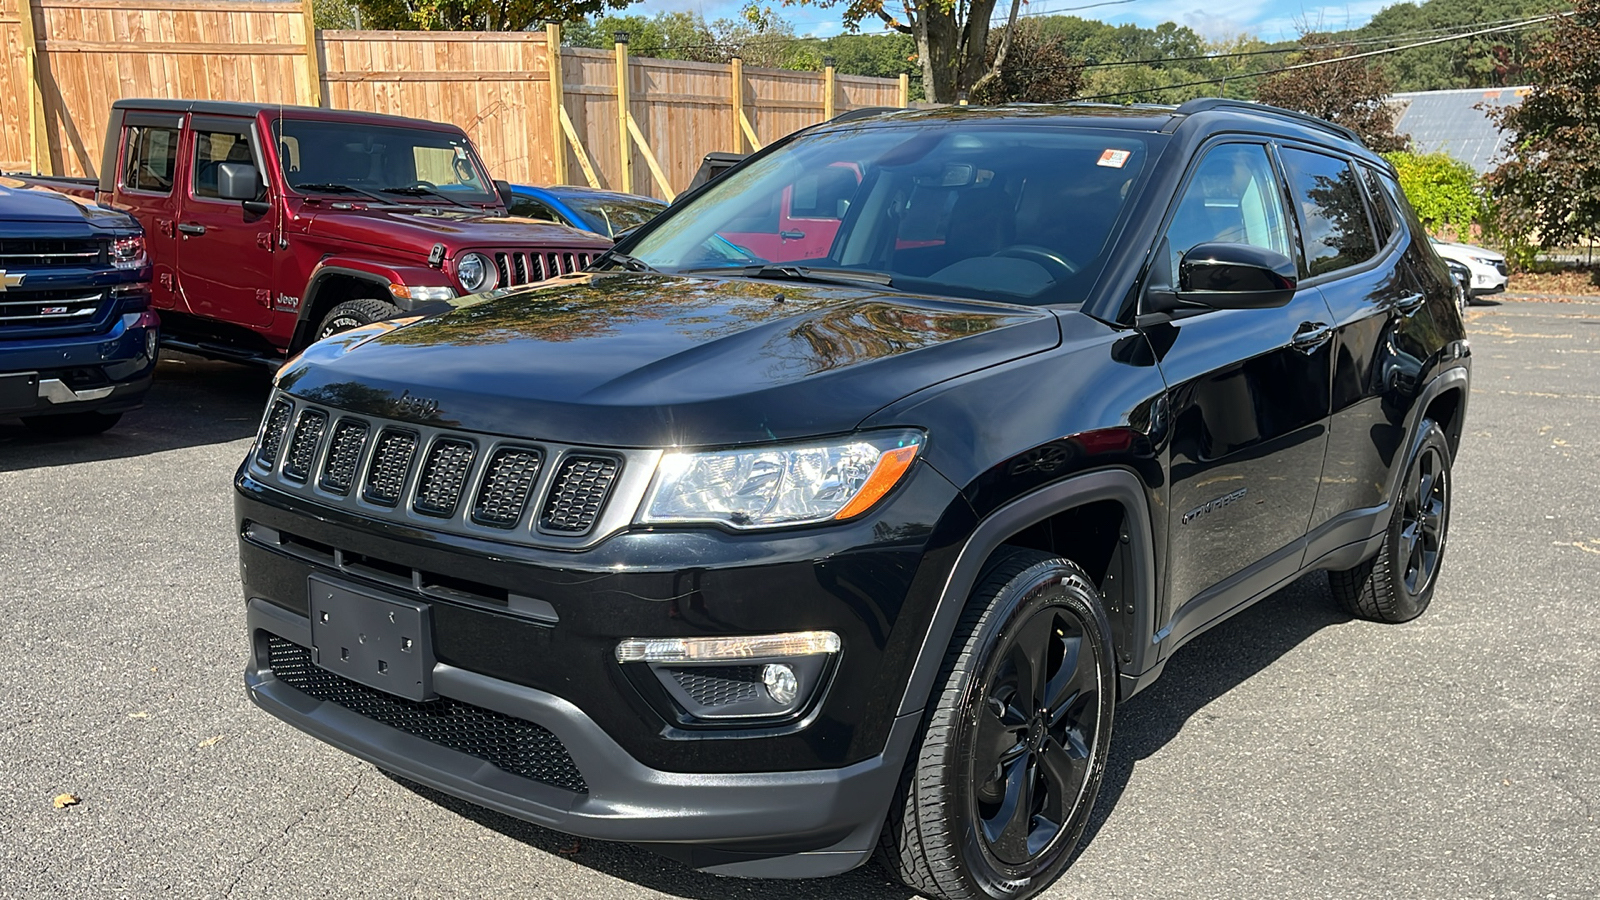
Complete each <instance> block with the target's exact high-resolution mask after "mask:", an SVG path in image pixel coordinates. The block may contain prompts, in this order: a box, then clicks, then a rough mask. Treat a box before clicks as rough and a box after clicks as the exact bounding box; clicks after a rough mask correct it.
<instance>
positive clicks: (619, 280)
mask: <svg viewBox="0 0 1600 900" xmlns="http://www.w3.org/2000/svg"><path fill="white" fill-rule="evenodd" d="M1059 342H1060V328H1059V326H1058V324H1057V321H1056V318H1055V316H1054V315H1052V314H1050V313H1049V312H1047V311H1044V310H1037V309H1029V308H1025V307H1015V306H1008V305H1003V304H992V303H976V302H966V301H960V300H945V299H937V298H927V297H907V296H905V295H897V294H892V293H888V292H880V291H879V290H877V289H864V288H856V287H832V286H818V285H810V284H796V283H789V282H766V281H759V282H758V281H751V280H744V279H726V280H722V279H710V278H686V277H678V276H668V275H654V274H635V273H602V274H593V275H578V276H571V277H568V278H564V279H561V280H560V281H558V282H557V283H556V284H555V285H554V286H550V287H543V288H522V289H515V290H509V291H494V292H490V293H488V294H483V295H479V296H476V297H469V298H465V299H464V300H463V301H458V307H457V308H456V309H454V310H452V311H451V312H447V313H444V314H441V315H437V316H433V317H431V318H427V319H422V320H420V321H415V322H412V323H410V324H403V325H400V326H398V327H396V326H395V325H393V324H383V323H380V324H379V325H376V326H369V327H368V328H365V329H359V330H357V331H352V332H347V333H346V334H343V335H338V336H335V337H333V338H330V339H328V340H326V341H323V342H321V343H319V344H316V345H314V346H313V347H311V348H310V349H308V350H307V351H306V352H305V353H304V354H303V355H302V356H301V357H300V358H298V359H297V360H296V361H294V362H292V363H290V364H289V365H288V366H286V367H285V368H284V370H283V372H282V373H281V374H280V376H279V386H280V387H281V388H283V389H284V390H287V391H288V392H290V393H292V394H295V395H297V396H300V397H302V398H305V399H307V400H310V401H312V402H316V403H325V404H328V405H330V406H334V407H337V408H341V409H348V410H352V411H355V412H361V413H366V414H369V415H375V416H381V417H386V418H396V419H402V420H404V419H407V418H408V417H409V418H412V419H413V420H414V421H418V422H422V423H425V424H433V425H446V426H452V427H459V428H465V429H468V430H473V431H483V432H490V433H496V434H506V435H516V436H521V437H527V438H532V439H544V440H553V441H563V442H570V443H586V444H595V445H600V446H610V447H671V446H693V445H700V446H705V445H715V444H737V443H748V442H758V441H769V440H780V439H788V438H802V437H810V436H814V435H820V434H829V433H838V432H846V431H849V430H851V429H853V428H854V427H855V426H856V425H857V424H858V423H859V422H861V420H862V419H864V418H865V417H867V416H868V415H870V414H872V413H873V412H875V411H876V410H878V409H881V408H882V407H884V406H885V405H887V404H889V403H892V402H894V401H895V400H898V399H900V398H902V397H905V396H907V395H909V394H911V393H913V392H915V391H917V390H920V389H922V388H926V387H928V386H930V385H933V384H936V383H938V382H940V381H944V380H946V379H950V378H955V377H959V376H961V375H964V374H966V373H968V372H973V371H977V370H979V369H983V368H986V367H989V366H994V365H997V364H1000V363H1003V362H1006V361H1008V360H1011V359H1016V358H1018V357H1021V356H1026V355H1029V354H1032V353H1038V352H1041V351H1043V350H1047V349H1049V348H1051V347H1054V346H1056V345H1057V344H1058V343H1059ZM996 402H999V403H1004V402H1009V398H997V399H996ZM417 416H423V418H416V417H417Z"/></svg>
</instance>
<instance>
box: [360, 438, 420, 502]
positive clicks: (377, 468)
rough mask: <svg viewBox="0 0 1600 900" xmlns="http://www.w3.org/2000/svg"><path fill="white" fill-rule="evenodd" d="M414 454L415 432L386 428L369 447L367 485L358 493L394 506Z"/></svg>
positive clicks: (415, 447)
mask: <svg viewBox="0 0 1600 900" xmlns="http://www.w3.org/2000/svg"><path fill="white" fill-rule="evenodd" d="M416 455H417V435H416V434H415V433H414V432H410V431H397V430H395V429H392V428H385V429H384V430H383V432H382V433H381V434H379V435H378V441H377V446H376V448H375V449H374V450H373V451H372V465H371V466H369V467H368V468H367V486H366V487H365V488H363V489H362V491H361V496H363V497H365V498H366V499H367V500H369V501H370V502H372V503H376V504H378V505H379V506H394V505H395V504H397V503H399V502H400V495H401V494H402V493H403V492H404V491H405V487H406V476H407V475H408V474H409V473H410V472H411V458H412V457H414V456H416Z"/></svg>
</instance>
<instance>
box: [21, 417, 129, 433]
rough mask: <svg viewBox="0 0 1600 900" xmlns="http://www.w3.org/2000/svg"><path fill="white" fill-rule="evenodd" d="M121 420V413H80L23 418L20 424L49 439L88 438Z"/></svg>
mask: <svg viewBox="0 0 1600 900" xmlns="http://www.w3.org/2000/svg"><path fill="white" fill-rule="evenodd" d="M121 420H122V413H99V412H80V413H66V414H65V415H58V416H25V417H23V419H22V424H23V425H26V426H27V427H28V428H29V429H31V430H33V431H36V432H38V433H39V434H45V435H49V436H51V437H88V436H89V435H93V434H101V433H103V432H105V431H107V430H108V429H110V428H111V426H113V425H115V424H117V423H118V422H119V421H121Z"/></svg>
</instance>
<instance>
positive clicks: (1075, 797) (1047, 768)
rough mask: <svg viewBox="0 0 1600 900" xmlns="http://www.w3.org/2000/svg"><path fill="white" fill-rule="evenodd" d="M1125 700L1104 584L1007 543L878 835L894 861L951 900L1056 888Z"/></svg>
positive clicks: (1016, 896) (926, 889)
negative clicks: (1120, 700)
mask: <svg viewBox="0 0 1600 900" xmlns="http://www.w3.org/2000/svg"><path fill="white" fill-rule="evenodd" d="M1028 647H1032V648H1034V649H1033V651H1032V652H1031V653H1030V652H1025V650H1026V648H1028ZM1038 662H1043V663H1044V664H1045V665H1044V666H1043V675H1042V677H1041V678H1038V679H1035V678H1032V677H1030V676H1029V673H1030V672H1034V671H1037V670H1039V669H1040V666H1038V665H1036V663H1038ZM1069 664H1071V665H1072V668H1070V669H1069V668H1068V665H1069ZM1052 666H1054V667H1055V668H1054V669H1052V668H1051V667H1052ZM1030 685H1031V686H1030ZM1041 695H1042V697H1043V700H1042V702H1041V701H1040V700H1039V699H1038V698H1039V697H1040V696H1041ZM1115 705H1116V669H1115V664H1114V662H1113V658H1112V644H1111V627H1110V625H1109V624H1108V623H1107V621H1106V616H1105V613H1104V611H1103V610H1102V609H1101V608H1100V602H1099V591H1098V590H1097V589H1096V588H1095V586H1094V584H1093V583H1092V582H1091V581H1090V580H1089V578H1088V576H1087V575H1085V574H1084V572H1083V570H1082V569H1080V568H1078V567H1077V566H1076V565H1074V564H1073V563H1071V562H1068V561H1067V560H1064V559H1061V558H1059V557H1055V556H1051V555H1050V554H1048V553H1042V552H1039V551H1036V550H1023V549H1019V548H1012V547H1002V548H1001V549H1000V551H998V552H997V553H996V558H995V559H994V560H992V561H991V562H990V564H989V567H988V569H987V571H986V573H985V574H984V576H983V577H981V578H980V579H979V583H978V586H977V587H976V588H975V589H974V590H973V593H972V596H971V598H970V599H969V600H968V604H967V611H966V614H965V615H964V616H963V617H962V619H961V622H960V624H959V625H958V626H957V628H956V633H955V636H954V638H953V639H952V641H951V646H950V650H949V652H948V653H947V654H946V656H945V660H944V665H943V667H942V669H941V672H940V676H939V681H938V682H937V683H936V685H935V692H934V693H933V695H932V696H931V698H930V708H929V710H928V713H927V718H926V725H925V730H924V732H923V736H922V739H921V742H920V744H919V745H918V746H917V747H916V748H915V749H914V751H913V752H912V754H911V756H910V758H909V759H908V760H907V762H906V770H905V772H904V774H903V775H902V776H901V781H900V788H899V790H898V792H897V793H896V795H895V799H894V802H893V803H892V804H891V805H890V812H889V818H888V822H887V823H886V824H885V826H884V830H883V835H882V837H881V839H880V841H879V848H878V850H879V857H880V859H881V860H882V862H883V864H884V866H885V867H886V868H887V869H888V870H889V871H890V872H892V873H894V874H895V875H896V876H898V877H899V879H900V880H901V881H903V882H904V883H905V884H906V885H907V886H908V887H910V888H912V889H913V890H916V891H918V892H920V893H922V894H925V895H927V896H930V897H938V898H943V900H969V898H980V897H985V898H1005V900H1021V898H1026V897H1032V896H1034V895H1035V894H1037V893H1039V892H1040V891H1042V890H1044V889H1045V888H1047V887H1049V886H1050V884H1051V883H1052V882H1054V881H1055V880H1056V878H1057V877H1059V876H1060V875H1061V873H1062V872H1063V871H1064V870H1065V869H1066V868H1067V864H1068V863H1069V862H1070V861H1071V859H1072V857H1073V853H1074V851H1075V850H1076V849H1077V846H1078V842H1079V841H1080V840H1081V839H1082V837H1083V831H1084V828H1085V827H1086V826H1087V825H1088V822H1089V814H1090V812H1091V811H1092V810H1093V808H1094V798H1095V795H1096V793H1098V791H1099V789H1100V781H1101V779H1102V777H1103V776H1104V774H1105V766H1106V757H1107V754H1108V752H1109V750H1110V746H1111V722H1112V715H1113V713H1114V708H1115ZM1028 707H1034V709H1028ZM1047 711H1048V712H1047ZM1008 809H1009V810H1010V812H1008ZM1023 811H1026V812H1025V813H1023V814H1022V815H1019V814H1018V813H1022V812H1023Z"/></svg>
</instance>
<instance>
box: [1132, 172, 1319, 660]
mask: <svg viewBox="0 0 1600 900" xmlns="http://www.w3.org/2000/svg"><path fill="white" fill-rule="evenodd" d="M1283 200H1284V195H1283V190H1282V184H1281V182H1280V180H1279V178H1278V175H1277V172H1276V169H1275V167H1274V164H1273V160H1272V155H1271V151H1270V149H1269V148H1268V147H1267V146H1266V145H1264V144H1258V143H1223V144H1216V145H1213V146H1211V147H1210V148H1209V149H1207V150H1206V151H1204V153H1203V154H1202V156H1201V157H1200V160H1199V162H1198V164H1196V165H1195V166H1194V168H1193V170H1192V171H1191V172H1190V174H1189V177H1188V181H1187V184H1186V186H1185V187H1184V189H1183V191H1182V192H1181V195H1180V200H1179V202H1178V204H1177V206H1176V208H1175V210H1174V212H1173V214H1172V216H1171V219H1170V222H1169V224H1168V226H1167V230H1166V245H1167V247H1168V248H1169V252H1170V254H1171V259H1170V262H1171V264H1172V266H1173V268H1172V271H1174V272H1176V271H1177V266H1176V263H1177V260H1178V259H1179V258H1180V257H1181V255H1182V253H1183V252H1184V251H1186V250H1188V249H1189V248H1191V247H1193V246H1195V245H1196V244H1202V243H1210V242H1219V241H1220V242H1231V243H1244V244H1250V245H1253V246H1258V247H1262V248H1265V249H1268V250H1272V251H1274V252H1276V253H1280V254H1282V255H1284V256H1287V257H1289V258H1291V259H1294V258H1296V257H1297V253H1296V248H1295V246H1294V244H1295V232H1294V228H1293V220H1292V219H1291V218H1290V217H1289V215H1288V214H1287V211H1286V209H1285V208H1284V203H1283ZM1331 322H1332V316H1331V315H1330V313H1329V311H1328V307H1327V305H1326V304H1325V303H1324V302H1323V299H1322V296H1321V294H1320V293H1319V292H1318V291H1317V289H1316V288H1315V287H1311V288H1302V289H1300V290H1299V291H1297V292H1296V294H1295V296H1294V298H1293V299H1292V300H1291V301H1290V302H1289V303H1288V305H1286V306H1283V307H1280V308H1277V309H1227V310H1222V309H1219V310H1208V311H1204V312H1198V313H1185V314H1182V315H1181V316H1180V317H1178V318H1176V319H1175V320H1174V321H1173V322H1171V323H1168V324H1163V325H1157V326H1154V327H1152V328H1150V329H1148V336H1149V338H1150V341H1151V343H1152V345H1153V346H1155V347H1156V348H1157V358H1158V359H1159V360H1160V366H1161V371H1162V374H1163V375H1164V376H1165V378H1166V381H1167V385H1168V390H1169V396H1170V402H1171V415H1172V441H1171V445H1170V454H1171V486H1170V500H1171V502H1170V505H1169V507H1168V515H1169V525H1168V529H1167V534H1168V539H1169V553H1168V555H1167V560H1168V566H1167V573H1168V585H1167V588H1168V589H1167V595H1166V596H1167V609H1166V612H1167V614H1168V619H1167V626H1166V627H1167V628H1168V629H1170V631H1172V632H1176V634H1174V635H1173V636H1175V637H1177V638H1179V639H1180V640H1181V638H1182V636H1183V633H1185V632H1188V631H1191V630H1193V629H1194V628H1198V627H1199V626H1201V625H1204V624H1205V623H1206V622H1207V621H1210V620H1211V619H1213V618H1215V616H1216V615H1218V614H1221V613H1224V612H1226V611H1227V610H1228V609H1229V608H1231V607H1232V606H1233V605H1235V604H1237V603H1239V602H1242V601H1243V600H1246V599H1248V598H1249V597H1250V596H1252V595H1254V594H1255V593H1257V592H1258V591H1259V590H1264V589H1266V588H1268V587H1271V586H1272V585H1273V584H1275V583H1277V582H1278V581H1280V580H1281V579H1283V578H1285V577H1288V576H1289V575H1292V574H1293V573H1294V572H1295V571H1296V570H1297V569H1298V567H1299V565H1300V558H1301V555H1302V554H1301V552H1300V551H1301V549H1302V547H1303V544H1302V542H1301V540H1300V539H1301V538H1303V537H1304V535H1305V533H1306V522H1307V520H1308V519H1309V518H1310V516H1311V508H1312V504H1313V502H1314V500H1315V498H1316V494H1317V482H1318V479H1319V477H1320V476H1321V473H1322V461H1323V451H1324V449H1325V448H1326V446H1327V421H1328V409H1329V403H1328V391H1329V383H1330V377H1331V375H1330V373H1331V366H1330V362H1329V359H1330V356H1329V343H1330V339H1331V337H1332V335H1333V330H1332V327H1331ZM1160 621H1161V620H1160V619H1158V628H1159V627H1161V626H1160Z"/></svg>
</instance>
